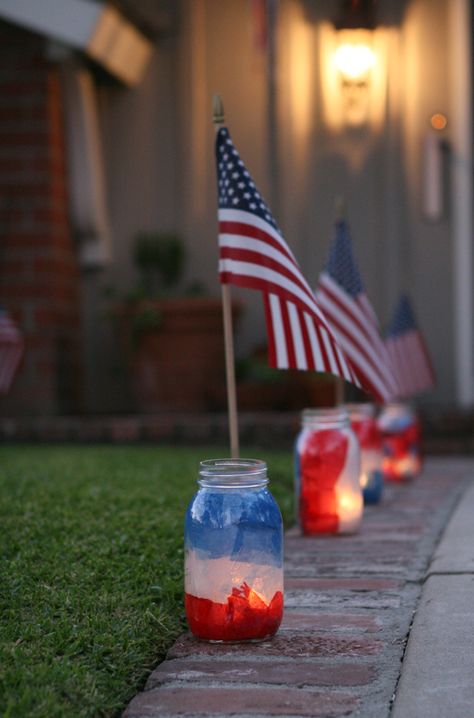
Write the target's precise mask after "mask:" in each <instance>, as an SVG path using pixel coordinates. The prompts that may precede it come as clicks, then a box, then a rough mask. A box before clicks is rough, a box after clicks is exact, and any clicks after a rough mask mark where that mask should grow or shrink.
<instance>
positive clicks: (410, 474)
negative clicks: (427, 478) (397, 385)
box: [378, 403, 423, 481]
mask: <svg viewBox="0 0 474 718" xmlns="http://www.w3.org/2000/svg"><path fill="white" fill-rule="evenodd" d="M378 425H379V428H380V430H381V432H382V441H383V462H382V470H383V474H384V478H385V479H388V480H389V481H407V480H410V479H413V478H415V477H416V476H418V474H419V473H420V472H421V469H422V467H423V458H422V449H421V426H420V422H419V420H418V418H417V416H416V414H415V412H414V411H413V409H412V408H411V407H410V406H409V405H408V404H402V403H393V404H387V405H386V406H385V407H384V408H383V410H382V412H381V414H380V416H379V419H378Z"/></svg>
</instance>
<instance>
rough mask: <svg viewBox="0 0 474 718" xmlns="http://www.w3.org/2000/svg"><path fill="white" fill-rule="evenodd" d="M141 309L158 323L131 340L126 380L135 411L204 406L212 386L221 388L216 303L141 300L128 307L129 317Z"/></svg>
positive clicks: (189, 299) (221, 348)
mask: <svg viewBox="0 0 474 718" xmlns="http://www.w3.org/2000/svg"><path fill="white" fill-rule="evenodd" d="M143 311H154V312H155V313H156V316H157V317H158V323H157V326H156V327H155V328H154V329H143V330H142V331H139V332H138V333H137V332H135V336H134V338H133V345H134V347H133V351H132V352H131V358H130V372H131V374H130V379H131V390H132V394H133V397H134V399H135V404H136V409H137V410H138V411H141V412H147V413H150V412H155V411H160V410H163V409H165V410H188V411H191V410H193V411H200V410H203V409H206V408H208V406H209V403H210V401H211V403H212V401H214V399H213V397H214V396H215V393H216V391H215V390H216V387H219V386H222V387H224V386H225V358H224V337H223V324H222V305H221V301H220V300H219V299H215V298H208V297H183V298H179V299H168V300H159V301H147V302H141V303H140V304H139V305H137V306H136V307H135V308H134V312H135V316H136V314H137V312H143ZM130 320H133V316H132V315H129V319H128V322H129V324H130ZM129 331H130V330H129Z"/></svg>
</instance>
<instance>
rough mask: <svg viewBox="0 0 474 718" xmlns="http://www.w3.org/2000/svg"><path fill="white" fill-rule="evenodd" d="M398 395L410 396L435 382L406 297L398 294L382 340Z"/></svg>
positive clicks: (421, 336)
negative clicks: (393, 373) (389, 359)
mask: <svg viewBox="0 0 474 718" xmlns="http://www.w3.org/2000/svg"><path fill="white" fill-rule="evenodd" d="M385 345H386V347H387V350H388V353H389V355H390V358H391V360H392V366H393V370H394V372H395V374H396V376H397V379H398V384H399V395H400V396H401V397H408V396H413V394H417V393H418V392H420V391H424V390H425V389H429V388H430V387H432V386H433V385H434V383H435V374H434V371H433V367H432V364H431V361H430V358H429V354H428V351H427V349H426V345H425V341H424V339H423V335H422V333H421V331H420V330H419V328H418V326H417V322H416V319H415V314H414V312H413V308H412V306H411V303H410V300H409V299H408V297H407V295H406V294H402V295H401V297H400V299H399V302H398V305H397V307H396V309H395V312H394V314H393V317H392V321H391V324H390V326H389V330H388V333H387V337H386V340H385Z"/></svg>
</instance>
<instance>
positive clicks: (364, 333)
mask: <svg viewBox="0 0 474 718" xmlns="http://www.w3.org/2000/svg"><path fill="white" fill-rule="evenodd" d="M316 298H317V300H318V303H319V305H320V307H321V309H322V310H323V312H324V314H325V316H326V317H327V319H328V321H329V322H331V326H332V328H333V331H334V334H335V337H336V339H337V341H338V343H339V346H340V347H341V349H342V350H343V352H344V354H345V356H346V357H347V358H348V359H349V361H350V362H351V366H352V367H353V368H354V370H355V371H356V372H357V375H358V376H359V378H360V379H361V383H362V384H363V386H364V388H366V389H368V391H369V393H370V394H373V395H374V396H375V398H376V399H378V400H379V401H388V400H389V399H391V398H393V397H395V396H396V395H397V393H398V392H397V384H396V379H395V377H394V375H393V372H392V371H391V366H390V358H389V356H388V352H387V349H386V347H385V344H384V341H383V339H382V336H381V334H380V331H379V328H378V320H377V317H376V314H375V312H374V309H373V307H372V305H371V303H370V301H369V299H368V297H367V295H366V292H365V289H364V285H363V283H362V279H361V277H360V274H359V270H358V268H357V265H356V262H355V259H354V255H353V251H352V242H351V237H350V233H349V227H348V224H347V222H345V221H339V222H336V227H335V235H334V239H333V243H332V246H331V249H330V253H329V259H328V262H327V264H326V268H325V270H324V271H323V272H322V273H321V275H320V278H319V284H318V288H317V291H316Z"/></svg>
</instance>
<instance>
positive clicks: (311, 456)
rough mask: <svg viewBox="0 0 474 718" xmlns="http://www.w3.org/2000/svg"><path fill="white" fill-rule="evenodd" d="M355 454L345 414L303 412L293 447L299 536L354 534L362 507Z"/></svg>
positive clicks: (339, 410) (341, 411)
mask: <svg viewBox="0 0 474 718" xmlns="http://www.w3.org/2000/svg"><path fill="white" fill-rule="evenodd" d="M359 472H360V452H359V445H358V442H357V438H356V437H355V435H354V433H353V431H352V430H351V428H350V425H349V417H348V414H347V411H345V410H344V409H343V408H340V407H337V408H332V409H305V411H304V412H303V416H302V428H301V431H300V433H299V434H298V437H297V439H296V445H295V490H296V505H297V507H298V523H299V525H300V528H301V531H302V532H303V533H304V534H307V535H311V534H324V533H340V534H344V533H354V532H356V531H357V530H358V529H359V526H360V523H361V520H362V514H363V509H364V502H363V498H362V490H361V487H360V483H359Z"/></svg>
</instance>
